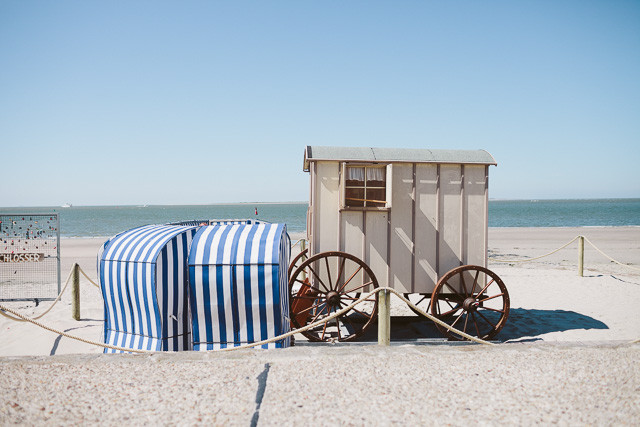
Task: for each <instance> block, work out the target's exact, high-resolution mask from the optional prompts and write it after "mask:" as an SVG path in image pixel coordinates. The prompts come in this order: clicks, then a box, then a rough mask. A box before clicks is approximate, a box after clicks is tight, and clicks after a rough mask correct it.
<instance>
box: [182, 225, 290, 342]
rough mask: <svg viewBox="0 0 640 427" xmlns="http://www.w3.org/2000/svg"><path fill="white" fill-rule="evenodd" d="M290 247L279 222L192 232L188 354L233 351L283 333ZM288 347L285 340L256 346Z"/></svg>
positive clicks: (287, 293)
mask: <svg viewBox="0 0 640 427" xmlns="http://www.w3.org/2000/svg"><path fill="white" fill-rule="evenodd" d="M290 245H291V241H290V240H289V236H288V234H287V231H286V226H285V225H284V224H268V223H262V222H259V223H253V224H251V223H244V224H218V225H211V226H207V227H202V228H200V229H199V230H198V233H197V234H196V235H195V237H194V240H193V243H192V245H191V250H190V252H189V287H190V301H191V326H192V331H193V349H194V350H217V349H221V348H225V347H234V346H239V345H242V344H246V343H253V342H256V341H261V340H264V339H268V338H273V337H275V336H278V335H281V334H283V333H286V332H288V331H289V325H290V322H289V319H288V316H289V292H288V288H287V287H288V283H287V267H288V265H289V253H290ZM289 345H290V339H289V338H287V339H284V340H280V341H277V342H275V343H271V344H268V345H266V344H265V345H263V346H262V347H263V348H282V347H288V346H289Z"/></svg>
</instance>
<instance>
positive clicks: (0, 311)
mask: <svg viewBox="0 0 640 427" xmlns="http://www.w3.org/2000/svg"><path fill="white" fill-rule="evenodd" d="M580 237H583V236H576V237H575V238H573V239H572V240H571V241H569V242H568V243H566V244H564V245H563V246H561V247H559V248H557V249H555V250H553V251H551V252H549V253H548V254H545V255H541V256H539V257H535V258H529V259H525V260H497V259H494V260H493V261H497V262H505V263H518V262H527V261H534V260H536V259H540V258H544V257H546V256H549V255H552V254H554V253H556V252H558V251H560V250H562V249H564V248H566V247H567V246H569V245H570V244H571V243H573V242H575V241H576V240H577V239H579V238H580ZM584 239H585V240H587V242H589V244H590V245H591V246H593V248H594V249H596V250H597V251H598V252H600V253H601V254H602V255H604V256H605V257H606V258H608V259H609V260H611V261H613V262H615V263H617V264H620V265H623V266H625V267H630V268H633V269H638V268H636V267H634V266H630V265H627V264H623V263H621V262H619V261H616V260H615V259H613V258H611V257H610V256H608V255H607V254H605V253H604V252H602V251H601V250H600V249H599V248H598V247H596V246H595V245H594V244H593V242H591V241H590V240H589V239H587V238H586V237H584ZM302 240H306V239H299V240H298V241H297V242H296V243H295V244H294V245H293V246H295V245H297V244H298V243H299V242H300V241H302ZM78 270H79V271H80V272H81V273H82V275H83V276H84V277H85V278H86V279H87V280H88V281H89V282H90V283H91V284H92V285H94V286H95V287H97V288H98V289H99V288H100V286H99V285H98V284H97V283H95V282H94V281H93V280H91V278H89V276H88V275H87V274H86V273H85V272H84V270H82V268H80V266H78ZM638 270H640V269H638ZM72 275H73V268H72V269H71V271H70V272H69V276H68V277H67V281H66V282H65V285H64V288H63V289H62V291H60V293H59V294H58V297H57V298H56V299H55V301H53V303H52V304H51V306H50V307H49V308H48V309H47V310H45V311H44V312H43V313H41V314H40V315H38V316H37V317H33V318H31V317H28V316H25V315H23V314H21V313H19V312H17V311H15V310H12V309H10V308H7V307H4V306H2V305H0V314H2V315H3V316H5V317H7V318H9V319H11V320H15V321H21V322H29V323H32V324H34V325H36V326H39V327H41V328H43V329H46V330H48V331H50V332H53V333H56V334H58V335H61V336H64V337H67V338H70V339H73V340H77V341H80V342H84V343H86V344H91V345H95V346H99V347H103V348H109V349H113V350H117V351H125V352H130V353H153V352H152V351H149V350H139V349H131V348H126V347H119V346H114V345H110V344H106V343H101V342H98V341H92V340H87V339H85V338H81V337H78V336H74V335H71V334H68V333H66V332H64V331H60V330H57V329H54V328H51V327H49V326H46V325H44V324H42V323H40V322H38V321H37V319H40V318H41V317H43V316H44V315H45V314H47V313H48V312H49V311H50V310H51V309H52V308H53V306H55V304H56V303H57V302H58V301H59V300H60V298H61V297H62V294H63V293H64V292H65V290H66V289H67V286H68V285H69V281H70V280H71V277H72ZM381 291H389V292H390V293H392V294H394V295H396V296H397V297H398V298H399V299H400V300H401V301H403V302H404V303H406V304H407V305H409V306H410V307H411V308H413V309H414V310H415V311H416V312H417V313H419V314H420V315H421V316H423V317H426V318H427V319H429V320H431V321H432V322H434V323H437V324H439V325H440V326H442V327H444V328H446V329H447V330H449V331H450V332H453V333H455V334H458V335H460V336H462V337H464V338H466V339H468V340H470V341H473V342H476V343H478V344H484V345H495V344H494V343H491V342H488V341H485V340H482V339H480V338H476V337H473V336H471V335H469V334H467V333H465V332H462V331H460V330H458V329H455V328H453V327H451V326H450V325H448V324H447V323H445V322H443V321H442V320H440V319H438V318H437V317H435V316H433V315H431V314H429V313H427V312H425V311H423V310H422V309H420V308H419V307H418V306H416V305H415V304H413V303H412V302H411V301H409V300H408V299H407V298H405V297H404V296H403V295H402V294H401V293H399V292H398V291H396V290H395V289H393V288H389V287H380V288H376V289H374V290H373V291H371V292H369V293H368V294H366V295H365V296H363V297H361V298H359V299H358V300H356V301H354V302H353V303H352V304H350V305H348V306H346V307H344V308H343V309H341V310H338V311H336V312H335V313H333V314H332V315H330V316H328V317H327V318H325V319H322V320H318V321H316V322H313V323H311V324H309V325H306V326H304V327H302V328H299V329H295V330H292V331H289V332H287V333H286V334H282V335H279V336H277V337H273V338H270V339H267V340H262V341H258V342H255V343H250V344H243V345H241V346H237V347H227V348H224V349H220V350H211V351H234V350H241V349H245V348H251V347H256V346H261V345H265V344H269V343H273V342H276V341H280V340H283V339H285V338H288V337H290V336H292V335H294V334H297V333H301V332H305V331H308V330H309V329H312V328H315V327H316V326H319V325H322V324H325V323H327V322H329V321H330V320H333V319H335V318H336V317H339V316H342V315H343V314H345V313H347V312H348V311H350V310H351V309H353V308H354V307H355V306H356V305H358V304H360V303H362V302H363V301H365V300H367V299H368V298H370V297H371V296H373V295H377V293H378V292H381ZM7 313H10V314H12V315H13V316H16V317H13V316H10V315H8V314H7ZM638 342H640V339H638V340H635V341H631V342H630V344H635V343H638Z"/></svg>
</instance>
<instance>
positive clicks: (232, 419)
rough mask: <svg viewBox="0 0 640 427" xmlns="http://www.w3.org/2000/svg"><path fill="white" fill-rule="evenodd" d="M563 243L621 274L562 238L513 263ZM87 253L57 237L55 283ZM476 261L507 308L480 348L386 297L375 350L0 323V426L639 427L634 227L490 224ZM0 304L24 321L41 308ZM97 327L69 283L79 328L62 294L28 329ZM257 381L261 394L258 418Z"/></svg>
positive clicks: (93, 311)
mask: <svg viewBox="0 0 640 427" xmlns="http://www.w3.org/2000/svg"><path fill="white" fill-rule="evenodd" d="M577 235H584V236H586V237H587V238H588V239H589V241H591V242H593V243H594V244H595V245H596V246H597V247H598V248H599V249H600V250H602V251H603V252H604V253H606V254H607V255H609V256H611V257H612V258H614V259H615V260H618V261H620V262H621V263H623V264H630V265H632V266H634V267H635V269H632V268H629V267H625V266H623V265H618V264H616V263H614V262H612V261H610V260H609V259H607V258H605V257H604V256H603V255H601V254H600V253H599V252H597V251H596V250H595V249H593V248H592V247H591V246H590V245H589V243H585V271H584V277H579V276H578V269H577V264H578V243H577V242H573V243H572V244H571V245H570V246H568V247H567V248H565V249H563V250H561V251H559V252H557V253H555V254H553V255H551V256H548V257H545V258H542V259H539V260H535V261H531V262H522V263H519V262H515V261H522V260H526V259H530V258H535V257H537V256H541V255H544V254H546V253H548V252H550V251H552V250H554V249H556V248H558V247H560V246H562V245H564V244H565V243H567V242H568V241H570V240H572V239H573V238H574V237H576V236H577ZM297 237H299V236H292V240H294V241H295V240H297ZM102 242H103V239H93V238H88V239H64V240H63V242H62V244H61V251H62V266H61V270H62V276H63V284H64V281H65V280H66V277H67V275H68V272H69V271H70V268H71V266H72V265H73V263H75V262H77V263H78V264H79V265H80V266H81V268H82V269H83V270H84V271H85V272H86V273H87V274H88V275H89V276H90V277H91V278H92V279H94V280H95V278H96V271H95V269H96V267H95V265H96V261H95V257H96V253H97V250H98V247H99V246H100V245H101V244H102ZM500 260H505V261H512V262H499V261H500ZM488 266H489V268H490V269H492V270H494V271H495V272H496V273H497V274H498V275H499V276H500V277H501V278H502V279H503V281H504V282H505V284H506V285H507V288H508V290H509V293H510V297H511V313H510V317H509V320H508V322H507V325H506V326H505V328H504V329H503V330H502V331H501V333H500V334H499V335H498V337H497V339H498V340H499V341H500V342H501V344H500V345H499V346H497V347H492V348H485V347H481V346H477V345H451V344H447V342H446V341H443V340H442V339H441V338H439V336H438V334H437V331H435V328H433V327H432V326H430V325H427V324H426V323H425V322H419V321H418V319H417V317H416V318H409V316H412V314H410V312H408V311H407V310H406V308H404V306H403V305H402V304H398V302H397V301H396V302H394V300H393V298H392V304H393V306H392V315H394V317H393V318H392V340H395V341H394V342H393V345H392V346H391V347H390V348H378V347H377V346H376V345H375V333H376V332H375V330H374V331H373V335H369V339H371V340H372V341H371V342H365V343H359V344H339V345H313V344H308V343H304V342H302V341H303V340H300V341H299V343H300V344H299V345H297V346H296V347H294V348H290V349H286V350H280V351H268V352H267V351H255V350H248V351H246V350H245V351H240V352H232V353H225V354H210V353H208V354H194V353H181V354H155V355H139V356H136V355H113V356H107V355H102V354H101V352H102V349H101V348H99V347H94V346H91V345H88V344H84V343H81V342H77V341H73V340H70V339H68V338H64V337H61V336H58V335H56V334H53V333H51V332H48V331H45V330H42V329H40V328H38V327H36V326H34V325H31V324H27V323H19V322H15V321H12V320H9V319H7V318H5V317H0V342H1V343H2V345H1V346H0V372H1V374H0V386H1V387H2V390H3V391H2V392H0V423H1V424H8V423H26V424H43V423H47V424H50V423H53V424H63V423H64V424H66V423H69V422H83V421H84V422H88V423H101V424H116V423H122V422H128V423H138V422H157V421H160V422H162V423H164V424H175V423H180V424H185V423H186V424H192V423H207V424H209V423H213V424H226V423H233V424H244V425H246V424H247V423H249V422H250V421H251V419H252V417H255V416H256V414H258V413H259V419H260V423H261V424H280V423H288V424H294V425H298V424H303V423H304V424H306V423H308V422H311V421H312V420H313V419H314V417H318V416H319V414H320V413H322V414H323V415H322V418H321V420H322V422H321V423H322V424H335V423H350V424H369V423H373V424H381V423H382V424H390V423H395V422H397V423H410V422H417V423H421V424H425V423H441V422H442V423H450V424H456V425H457V424H463V423H465V422H470V421H475V422H480V423H487V424H491V423H520V424H522V423H526V424H530V423H549V422H561V423H566V424H619V423H621V424H637V423H638V422H640V410H639V409H638V408H640V392H639V390H640V365H639V364H638V363H637V361H638V358H639V356H640V344H630V343H629V342H630V341H632V340H637V339H639V338H640V310H638V307H640V270H638V268H640V227H593V228H590V227H586V228H493V229H490V230H489V265H488ZM5 305H6V306H8V307H10V308H14V309H17V310H19V311H20V312H21V313H23V314H25V315H28V316H35V315H37V314H38V313H41V312H42V310H43V309H44V308H46V307H48V305H49V303H48V302H43V303H41V305H40V306H39V307H35V306H34V304H33V303H32V302H11V303H5ZM408 313H409V314H408ZM102 317H103V308H102V300H101V295H100V292H99V290H98V289H96V288H95V287H94V286H92V285H91V284H90V283H89V282H88V281H86V280H84V279H82V280H81V318H82V319H81V321H75V320H73V319H72V318H71V293H70V290H69V289H68V290H67V292H65V294H64V295H63V297H62V299H61V301H60V302H59V303H58V304H57V305H56V306H55V307H54V308H53V310H52V311H51V312H50V313H48V314H47V315H46V316H45V317H43V318H42V319H41V321H42V322H43V323H45V324H47V325H49V326H52V327H54V328H56V329H60V330H64V331H68V332H69V333H72V334H75V335H78V336H81V337H84V338H86V339H91V340H97V341H100V340H101V335H102ZM394 324H395V327H394ZM406 325H409V327H406ZM416 325H417V326H416ZM374 329H375V328H374ZM394 332H395V333H394ZM265 370H266V371H267V374H264V372H265ZM261 375H262V377H261ZM259 377H260V378H263V380H264V378H267V377H268V383H265V384H267V386H266V389H264V384H263V392H264V395H263V397H261V398H260V401H261V402H262V403H261V406H260V407H259V412H258V411H257V410H256V399H257V398H258V397H259V395H260V393H259V386H260V381H262V380H259V379H258V378H259ZM264 381H266V380H264ZM332 396H333V397H332ZM337 396H343V397H337ZM455 396H458V397H457V398H456V399H453V401H452V398H453V397H455ZM459 396H465V398H464V399H462V400H460V399H459ZM488 397H490V398H488ZM342 399H344V400H345V402H346V403H345V402H343V401H342ZM320 402H322V403H320ZM116 403H117V404H116ZM258 406H259V405H258Z"/></svg>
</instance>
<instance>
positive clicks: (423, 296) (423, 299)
mask: <svg viewBox="0 0 640 427" xmlns="http://www.w3.org/2000/svg"><path fill="white" fill-rule="evenodd" d="M420 296H421V297H422V298H421V299H419V300H418V301H417V302H414V303H413V304H414V305H418V304H420V303H421V302H422V301H425V300H427V299H428V298H427V296H426V295H420ZM407 299H409V298H407Z"/></svg>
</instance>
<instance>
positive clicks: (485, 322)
mask: <svg viewBox="0 0 640 427" xmlns="http://www.w3.org/2000/svg"><path fill="white" fill-rule="evenodd" d="M431 314H433V315H434V316H436V317H438V318H439V319H440V320H442V321H444V322H445V323H447V324H448V325H450V326H453V327H454V328H456V329H458V330H460V331H462V332H465V333H467V334H469V335H471V336H475V337H478V338H481V339H483V340H490V339H492V338H493V337H495V336H496V335H497V333H498V332H500V329H502V327H503V326H504V325H505V323H506V321H507V317H509V293H508V292H507V288H506V286H505V285H504V283H503V282H502V279H500V278H499V277H498V275H497V274H495V273H494V272H492V271H491V270H489V269H487V268H484V267H480V266H477V265H463V266H460V267H457V268H454V269H453V270H451V271H449V272H448V273H447V274H445V275H444V276H442V278H441V279H440V280H439V281H438V284H437V285H436V288H435V289H434V290H433V294H432V296H431ZM436 326H437V327H438V329H439V330H440V332H442V333H443V334H444V335H445V336H446V337H448V338H449V339H451V340H456V341H461V340H463V339H464V338H463V337H462V336H461V335H459V334H456V333H454V332H451V331H449V330H448V329H446V328H444V327H442V326H440V325H438V324H436Z"/></svg>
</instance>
